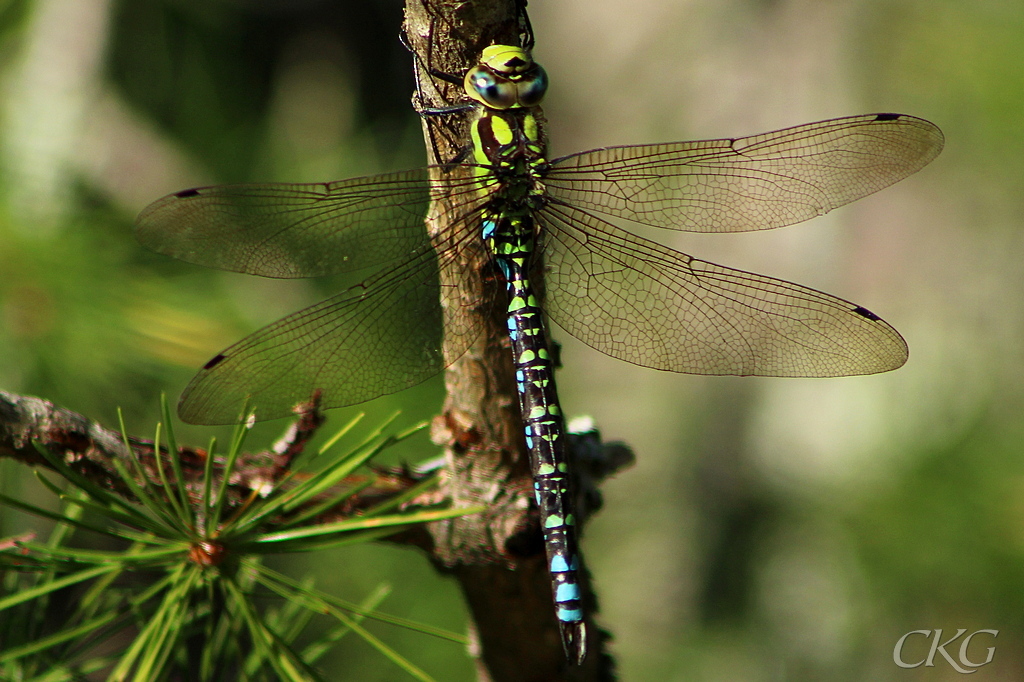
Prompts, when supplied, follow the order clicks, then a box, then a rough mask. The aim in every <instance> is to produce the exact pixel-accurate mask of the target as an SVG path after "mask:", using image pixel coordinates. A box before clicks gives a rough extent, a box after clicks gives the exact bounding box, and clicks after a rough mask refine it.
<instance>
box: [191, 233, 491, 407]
mask: <svg viewBox="0 0 1024 682" xmlns="http://www.w3.org/2000/svg"><path fill="white" fill-rule="evenodd" d="M464 232H465V235H464V236H463V238H467V236H468V237H470V238H472V237H475V235H474V234H472V231H471V230H468V229H466V230H464ZM461 246H462V245H461V244H460V243H459V242H458V241H456V242H453V243H452V246H451V248H449V249H447V250H446V251H445V253H444V254H442V255H440V256H438V255H437V254H435V252H434V251H433V249H432V248H430V247H429V246H425V247H423V248H421V249H420V250H419V251H418V252H416V253H415V254H414V255H413V256H412V257H411V258H409V259H407V260H406V261H404V262H403V263H401V264H400V265H398V266H395V267H393V268H390V269H386V270H384V271H382V272H381V273H379V274H377V275H375V276H373V277H371V278H369V279H367V280H366V281H365V282H363V283H362V284H359V285H357V286H354V287H352V288H351V289H349V290H347V291H345V292H343V293H341V294H338V295H337V296H334V297H333V298H329V299H327V300H325V301H322V302H320V303H317V304H316V305H313V306H310V307H309V308H306V309H305V310H301V311H299V312H297V313H293V314H292V315H289V316H287V317H285V318H283V319H281V320H279V321H277V322H275V323H273V324H271V325H269V326H267V327H264V328H263V329H260V330H259V331H257V332H255V333H253V334H251V335H250V336H248V337H246V338H245V339H243V340H241V341H239V342H238V343H236V344H235V345H233V346H231V347H230V348H227V349H226V350H224V351H223V352H221V353H220V354H218V355H217V356H216V357H215V358H213V359H212V360H210V362H208V363H207V364H206V366H205V367H204V368H203V369H202V370H201V371H200V372H199V374H197V375H196V376H195V378H193V379H192V381H191V382H190V383H189V385H188V386H187V387H186V389H185V391H184V393H183V394H182V396H181V401H180V402H179V405H178V413H179V414H180V416H181V418H182V419H183V420H185V421H186V422H189V423H193V424H227V423H233V422H235V421H237V419H238V415H239V412H240V410H241V409H242V404H243V402H244V401H246V400H247V399H248V401H249V404H250V406H251V407H252V408H254V409H255V412H256V418H257V419H259V420H264V419H274V418H277V417H284V416H288V415H290V414H291V408H292V407H293V406H294V405H296V404H297V403H299V402H303V401H306V400H309V398H310V396H311V395H312V393H313V391H314V390H317V389H319V390H321V391H322V392H323V407H324V408H332V407H341V406H343V405H352V404H356V403H360V402H364V401H366V400H371V399H373V398H376V397H378V396H381V395H385V394H388V393H394V392H396V391H400V390H402V389H405V388H409V387H410V386H414V385H416V384H418V383H420V382H422V381H424V380H426V379H428V378H429V377H431V376H433V375H434V374H436V373H438V372H439V371H441V370H442V369H443V368H444V367H445V366H447V365H448V364H450V363H451V362H452V361H454V360H455V359H456V358H458V357H459V356H460V355H462V353H463V352H465V350H466V348H468V347H469V345H470V344H471V343H472V341H473V340H474V339H475V338H476V336H477V335H478V334H479V327H478V326H477V323H476V322H475V320H478V319H479V317H478V316H473V315H467V314H466V312H467V309H468V303H467V302H466V301H463V300H462V298H461V297H460V295H459V291H458V290H457V289H456V288H455V287H450V286H442V285H441V284H440V280H439V277H438V268H439V259H441V260H440V262H441V263H443V264H444V265H446V266H450V267H460V266H458V265H457V264H456V261H457V260H458V259H457V258H456V255H457V253H458V252H459V250H460V249H461ZM461 267H464V266H461ZM455 279H456V280H457V279H458V278H457V277H456V278H455ZM442 336H444V340H445V344H444V346H443V347H444V349H445V350H444V351H442Z"/></svg>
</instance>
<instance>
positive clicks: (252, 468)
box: [0, 391, 436, 545]
mask: <svg viewBox="0 0 1024 682" xmlns="http://www.w3.org/2000/svg"><path fill="white" fill-rule="evenodd" d="M319 406H320V400H319V396H318V395H315V396H313V398H312V399H311V400H310V401H309V402H308V403H304V404H302V405H299V406H297V407H296V409H295V411H296V413H297V415H298V418H297V419H296V421H295V422H294V423H293V424H292V425H291V426H290V427H289V429H288V431H287V432H286V433H285V435H284V436H283V437H282V438H281V439H280V440H278V441H277V443H275V444H274V446H273V449H272V450H263V451H260V452H252V453H242V454H241V455H239V457H238V459H237V460H236V461H235V465H234V467H233V469H232V472H231V477H230V479H229V481H228V487H227V491H228V494H227V499H226V503H225V511H226V515H230V513H231V512H233V511H234V510H235V509H237V508H238V507H239V506H240V505H242V504H244V503H245V500H246V499H247V498H248V497H249V496H250V494H252V492H253V491H262V490H266V489H268V487H274V486H276V485H277V484H278V483H280V482H281V481H282V480H283V479H284V478H285V476H287V475H289V474H290V473H291V468H290V467H291V464H292V463H293V462H294V461H295V459H296V458H297V457H298V456H299V455H300V454H301V453H302V452H303V450H304V449H305V447H306V446H307V445H308V444H309V441H310V440H311V439H312V438H313V436H314V435H315V434H316V431H317V429H318V428H319V427H320V426H321V425H322V424H323V423H324V416H323V413H321V412H320V410H319ZM128 442H129V444H130V445H131V448H132V450H133V451H134V453H135V456H136V457H137V458H138V460H139V462H140V463H141V464H142V475H143V476H144V477H146V478H148V479H149V480H148V483H150V484H153V488H152V489H153V490H156V491H163V490H164V488H163V486H162V485H160V483H161V480H160V474H159V466H162V467H163V469H164V474H165V476H167V475H171V472H172V471H173V468H172V467H171V466H170V461H171V460H170V455H169V452H168V450H167V448H166V447H163V446H162V447H161V448H160V452H159V460H158V459H157V457H158V455H157V452H156V450H155V448H154V445H153V441H152V440H148V439H143V438H135V437H129V439H128ZM37 444H38V445H39V446H42V447H44V448H46V449H47V450H48V451H49V452H51V453H54V454H56V455H58V456H59V457H61V459H62V460H63V461H64V462H65V463H66V464H67V465H68V466H69V467H71V468H72V469H73V470H75V471H76V472H77V473H79V474H80V475H82V476H83V477H85V478H87V479H89V480H90V481H92V482H93V483H96V484H97V485H99V486H100V487H102V488H103V489H105V490H109V491H111V492H114V493H116V494H118V495H120V496H121V497H124V498H126V499H134V498H133V495H132V492H131V489H130V487H129V486H128V485H127V484H125V482H124V480H123V479H122V478H121V475H120V474H119V473H118V470H117V466H116V465H115V464H114V463H115V462H119V463H120V464H121V468H122V470H124V471H136V470H137V469H136V468H135V467H134V465H133V464H132V463H131V458H130V456H129V453H128V450H127V448H126V446H125V443H124V440H123V439H122V437H121V434H120V433H119V432H118V431H115V430H112V429H109V428H107V427H105V426H103V425H101V424H98V423H96V422H94V421H91V420H89V419H87V418H86V417H84V416H82V415H80V414H78V413H76V412H72V411H70V410H65V409H63V408H61V407H58V406H56V405H54V404H53V403H51V402H49V401H47V400H43V399H41V398H36V397H32V396H21V395H15V394H13V393H7V392H4V391H0V457H9V458H13V459H15V460H18V461H20V462H24V463H25V464H27V465H29V466H33V467H42V468H46V469H52V466H51V465H50V463H49V462H48V461H47V460H46V458H45V457H43V456H42V454H40V452H39V450H38V449H37V448H36V445H37ZM176 456H177V458H178V463H179V470H180V471H181V475H182V478H183V482H184V488H185V490H186V492H187V493H188V496H189V499H190V501H191V502H192V503H193V504H194V505H201V504H202V502H201V496H202V492H203V487H204V485H203V476H204V469H205V466H206V459H207V457H208V456H209V453H208V452H207V451H206V450H205V449H203V448H194V447H187V446H182V447H179V448H178V451H177V453H176ZM218 459H219V458H218ZM223 467H224V462H223V461H215V462H214V465H213V483H214V487H215V488H216V487H217V486H218V485H219V483H220V481H221V479H222V477H223ZM428 477H429V475H428V474H417V473H415V472H410V471H407V470H405V469H401V470H395V471H391V470H378V473H377V477H376V480H374V482H373V485H371V486H369V487H366V488H365V489H364V490H362V491H360V492H359V493H358V494H356V495H353V496H351V497H348V498H346V499H345V501H344V503H343V504H341V505H339V506H338V507H336V508H330V509H327V510H324V512H323V513H321V514H319V515H317V517H316V518H314V519H311V520H310V524H311V525H312V524H316V523H323V522H329V521H335V520H339V519H341V518H347V517H351V516H353V515H355V514H358V513H359V512H361V511H363V510H366V509H371V508H373V507H375V506H377V505H379V504H381V503H382V501H384V500H386V499H387V498H388V497H394V496H397V495H400V494H402V493H404V492H406V491H407V490H409V489H411V488H413V487H414V486H416V485H418V484H419V483H420V482H422V481H423V480H424V479H425V478H428ZM135 482H136V483H139V484H141V483H142V481H135ZM171 482H174V483H176V481H173V480H172V481H171ZM364 482H365V477H356V476H353V477H350V478H349V479H346V480H345V481H342V483H340V484H339V487H345V486H349V487H355V486H358V485H360V484H362V483H364ZM336 492H337V490H336V489H329V490H327V491H325V492H324V493H323V494H322V495H320V496H318V497H317V498H315V499H313V500H311V501H310V503H309V504H310V505H319V504H322V503H323V502H324V501H325V500H327V499H330V498H331V497H332V496H333V495H334V494H335V493H336ZM419 502H421V500H420V499H416V500H414V501H413V502H412V503H419ZM433 502H436V500H434V499H433V498H431V499H430V500H428V503H433ZM197 508H198V507H197ZM298 511H300V512H301V509H300V510H298ZM408 537H409V540H408V542H409V543H411V544H417V545H422V544H423V542H424V541H423V539H422V537H417V536H408ZM392 541H398V542H401V540H398V539H392Z"/></svg>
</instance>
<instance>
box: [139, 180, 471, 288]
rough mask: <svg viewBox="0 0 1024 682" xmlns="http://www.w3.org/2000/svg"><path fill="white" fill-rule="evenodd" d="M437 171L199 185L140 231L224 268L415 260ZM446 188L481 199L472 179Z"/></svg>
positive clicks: (164, 249) (279, 272) (314, 271)
mask: <svg viewBox="0 0 1024 682" xmlns="http://www.w3.org/2000/svg"><path fill="white" fill-rule="evenodd" d="M428 173H429V169H427V168H420V169H417V170H412V171H404V172H400V173H390V174H386V175H377V176H372V177H364V178H353V179H350V180H342V181H339V182H329V183H317V184H248V185H222V186H217V187H200V188H198V189H189V190H185V191H183V192H178V193H176V194H171V195H168V196H166V197H164V198H163V199H160V200H159V201H156V202H154V203H153V204H151V205H150V206H149V207H147V208H146V209H145V210H144V211H143V212H142V213H141V214H140V215H139V217H138V219H137V220H136V224H135V236H136V238H137V239H138V240H139V241H140V242H141V243H142V244H143V245H144V246H146V247H148V248H150V249H152V250H154V251H157V252H159V253H163V254H166V255H169V256H173V257H175V258H179V259H181V260H184V261H188V262H190V263H195V264H197V265H205V266H207V267H212V268H219V269H221V270H231V271H235V272H245V273H249V274H252V275H262V276H264V277H316V276H320V275H327V274H332V273H337V272H349V271H352V270H358V269H362V268H365V267H371V266H374V265H381V264H383V263H390V262H393V261H395V260H399V259H403V258H407V257H409V256H411V255H412V254H414V253H416V252H418V250H419V249H420V248H421V247H422V246H423V245H424V244H425V243H426V242H427V235H426V229H425V227H424V223H423V221H424V218H425V217H426V215H427V208H428V206H429V203H430V197H431V183H430V180H429V178H428ZM438 182H442V181H438ZM445 185H446V187H447V189H446V190H445V191H447V192H450V193H451V194H453V195H454V196H455V197H456V198H455V204H456V205H459V206H461V205H467V204H471V203H474V202H478V201H479V197H478V194H477V193H476V188H475V186H474V185H473V184H472V183H471V182H469V181H459V180H451V181H448V182H446V183H445Z"/></svg>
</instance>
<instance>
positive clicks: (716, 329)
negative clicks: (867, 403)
mask: <svg viewBox="0 0 1024 682" xmlns="http://www.w3.org/2000/svg"><path fill="white" fill-rule="evenodd" d="M538 218H539V220H540V221H541V224H542V230H541V239H542V248H543V254H544V256H543V257H544V267H545V268H546V270H547V275H546V277H547V283H548V288H547V305H546V310H547V313H548V315H549V316H550V317H551V319H552V320H554V321H555V322H556V323H557V324H558V325H559V326H560V327H562V328H563V329H565V330H566V331H567V332H569V333H570V334H572V335H573V336H575V337H576V338H578V339H579V340H581V341H583V342H584V343H586V344H587V345H589V346H591V347H593V348H596V349H597V350H599V351H601V352H603V353H606V354H608V355H611V356H612V357H615V358H618V359H620V360H625V361H626V362H631V363H633V364H635V365H642V366H644V367H652V368H654V369H661V370H668V371H671V372H686V373H690V374H735V375H744V376H746V375H754V376H788V377H834V376H847V375H853V374H873V373H875V372H885V371H887V370H891V369H895V368H897V367H899V366H901V365H902V364H903V363H904V362H906V360H907V345H906V343H905V342H904V340H903V338H902V337H901V336H900V335H899V333H898V332H897V331H896V330H895V329H893V328H892V327H891V326H889V325H888V324H887V323H885V322H884V321H883V320H881V319H879V318H878V317H877V316H876V315H874V314H873V313H871V312H869V311H867V310H865V309H864V308H861V307H860V306H857V305H855V304H853V303H850V302H848V301H844V300H842V299H840V298H836V297H835V296H830V295H829V294H825V293H822V292H820V291H815V290H814V289H809V288H807V287H802V286H800V285H798V284H791V283H789V282H785V281H782V280H778V279H773V278H771V277H765V276H764V275H756V274H752V273H749V272H743V271H741V270H733V269H731V268H726V267H723V266H721V265H715V264H713V263H708V262H705V261H701V260H697V259H696V258H692V257H691V256H688V255H686V254H684V253H679V252H677V251H672V250H671V249H668V248H666V247H663V246H660V245H658V244H655V243H654V242H650V241H647V240H645V239H641V238H640V237H637V236H635V235H632V234H630V233H628V232H625V231H624V230H620V229H619V228H616V227H615V226H613V225H610V224H608V223H606V222H604V221H603V220H600V219H599V218H596V217H594V216H592V215H590V214H588V213H585V212H583V211H580V210H577V209H575V208H572V207H566V206H558V205H549V206H548V207H546V208H545V209H544V210H543V211H541V213H540V215H539V216H538Z"/></svg>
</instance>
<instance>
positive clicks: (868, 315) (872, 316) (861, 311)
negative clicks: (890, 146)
mask: <svg viewBox="0 0 1024 682" xmlns="http://www.w3.org/2000/svg"><path fill="white" fill-rule="evenodd" d="M853 312H855V313H857V314H858V315H861V316H862V317H866V318H868V319H869V320H871V321H873V322H876V321H878V320H881V319H882V318H880V317H879V316H878V315H875V314H874V313H873V312H871V311H870V310H868V309H867V308H861V307H860V306H857V307H856V308H854V309H853ZM214 360H216V358H214ZM211 362H212V360H211Z"/></svg>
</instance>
